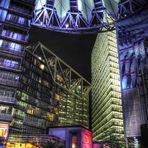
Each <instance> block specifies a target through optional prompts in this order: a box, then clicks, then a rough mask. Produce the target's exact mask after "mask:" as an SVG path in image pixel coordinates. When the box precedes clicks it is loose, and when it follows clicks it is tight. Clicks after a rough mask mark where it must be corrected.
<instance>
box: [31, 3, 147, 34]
mask: <svg viewBox="0 0 148 148" xmlns="http://www.w3.org/2000/svg"><path fill="white" fill-rule="evenodd" d="M144 8H147V3H146V0H36V5H35V9H34V18H33V20H32V25H35V26H38V27H41V28H45V29H49V30H54V31H58V32H64V33H71V34H82V33H97V32H104V31H111V30H114V29H115V23H116V22H118V21H120V20H122V19H125V18H126V17H129V16H131V15H133V14H134V13H136V12H138V11H140V10H143V9H144Z"/></svg>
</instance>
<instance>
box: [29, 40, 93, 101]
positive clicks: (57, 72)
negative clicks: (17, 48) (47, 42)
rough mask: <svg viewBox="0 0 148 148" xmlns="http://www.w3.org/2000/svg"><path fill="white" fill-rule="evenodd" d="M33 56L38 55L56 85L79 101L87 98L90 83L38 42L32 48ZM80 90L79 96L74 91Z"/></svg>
mask: <svg viewBox="0 0 148 148" xmlns="http://www.w3.org/2000/svg"><path fill="white" fill-rule="evenodd" d="M32 54H33V55H38V56H39V57H40V58H41V59H42V60H43V61H44V62H45V63H46V66H47V68H48V71H49V73H50V75H51V77H52V79H53V81H54V83H55V84H56V85H58V86H59V87H60V88H62V89H64V90H65V91H67V92H68V93H70V94H72V95H74V96H76V97H77V98H79V99H82V98H84V97H88V94H89V91H90V89H91V87H90V83H89V82H88V81H87V80H86V79H85V78H83V77H82V76H81V75H80V74H79V73H77V72H76V71H75V70H74V69H72V68H71V67H70V66H69V65H67V64H66V63H65V62H64V61H63V60H61V59H60V58H59V57H57V56H56V55H55V54H54V53H53V52H52V51H50V50H49V49H48V48H47V47H45V46H44V45H43V44H41V43H40V42H39V43H38V44H37V45H36V46H34V47H33V50H32ZM78 88H79V89H80V92H79V94H77V92H76V90H77V89H78Z"/></svg>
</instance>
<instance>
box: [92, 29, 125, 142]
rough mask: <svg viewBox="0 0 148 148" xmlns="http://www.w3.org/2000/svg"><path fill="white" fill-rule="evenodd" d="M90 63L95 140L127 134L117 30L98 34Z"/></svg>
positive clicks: (109, 138)
mask: <svg viewBox="0 0 148 148" xmlns="http://www.w3.org/2000/svg"><path fill="white" fill-rule="evenodd" d="M91 66H92V102H91V103H92V104H91V106H92V110H91V114H92V119H91V120H92V121H91V122H92V131H93V140H94V141H103V142H105V141H110V140H111V139H112V138H113V137H114V138H117V139H118V138H119V140H122V139H123V136H124V134H123V117H122V101H121V91H120V76H119V66H118V52H117V44H116V32H107V33H101V34H98V36H97V39H96V42H95V45H94V48H93V51H92V55H91ZM110 142H111V141H110Z"/></svg>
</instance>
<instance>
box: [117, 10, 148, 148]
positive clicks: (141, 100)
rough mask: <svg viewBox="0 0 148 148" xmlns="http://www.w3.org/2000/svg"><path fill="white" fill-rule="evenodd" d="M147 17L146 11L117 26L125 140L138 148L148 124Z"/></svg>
mask: <svg viewBox="0 0 148 148" xmlns="http://www.w3.org/2000/svg"><path fill="white" fill-rule="evenodd" d="M147 13H148V9H145V10H142V11H139V12H138V13H137V14H135V15H134V16H131V17H129V18H128V19H126V20H121V21H119V22H118V23H117V29H118V49H119V63H120V75H121V83H122V100H123V111H124V126H125V136H126V138H127V145H128V143H131V142H132V143H133V144H134V147H137V145H138V144H140V143H141V141H140V139H141V126H142V125H143V124H148V97H147V95H148V93H147V88H148V67H147V65H148V29H147V28H148V21H147V19H148V16H147ZM147 146H148V145H147ZM147 146H146V147H147Z"/></svg>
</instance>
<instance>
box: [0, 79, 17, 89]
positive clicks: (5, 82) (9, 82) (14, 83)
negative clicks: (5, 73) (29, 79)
mask: <svg viewBox="0 0 148 148" xmlns="http://www.w3.org/2000/svg"><path fill="white" fill-rule="evenodd" d="M0 84H3V85H7V86H14V87H18V85H19V82H18V81H13V80H7V79H3V78H0Z"/></svg>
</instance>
